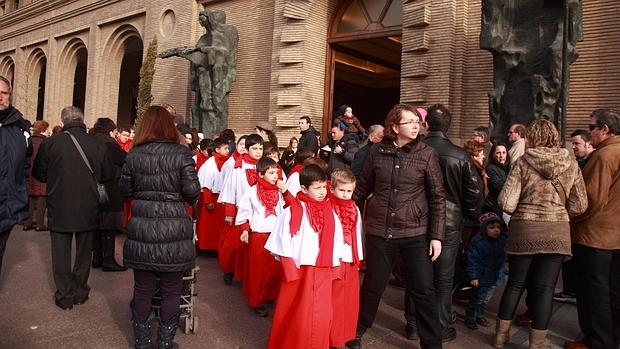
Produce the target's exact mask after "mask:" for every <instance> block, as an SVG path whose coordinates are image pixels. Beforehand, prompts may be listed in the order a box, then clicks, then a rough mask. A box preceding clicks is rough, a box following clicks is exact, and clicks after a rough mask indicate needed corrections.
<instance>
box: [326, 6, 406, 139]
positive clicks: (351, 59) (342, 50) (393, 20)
mask: <svg viewBox="0 0 620 349" xmlns="http://www.w3.org/2000/svg"><path fill="white" fill-rule="evenodd" d="M402 13H403V11H402V1H401V0H342V1H341V3H340V4H339V7H338V9H337V10H336V13H335V16H334V19H333V21H332V25H331V27H330V34H329V38H328V44H329V48H328V69H327V79H326V82H327V84H326V101H325V102H326V103H325V115H324V116H325V117H324V119H323V120H324V123H323V130H324V132H328V130H329V128H330V127H331V123H332V120H333V119H334V118H335V117H336V116H338V115H337V114H339V112H338V111H339V109H340V108H339V107H340V106H342V105H348V106H350V107H351V108H352V109H353V115H355V116H356V117H357V118H358V119H360V122H361V124H362V125H363V126H364V127H365V128H368V126H370V125H372V124H383V120H384V119H385V116H386V114H387V112H388V111H389V110H390V108H391V107H392V106H393V105H394V104H396V103H398V102H399V100H400V69H401V47H402V45H401V37H402Z"/></svg>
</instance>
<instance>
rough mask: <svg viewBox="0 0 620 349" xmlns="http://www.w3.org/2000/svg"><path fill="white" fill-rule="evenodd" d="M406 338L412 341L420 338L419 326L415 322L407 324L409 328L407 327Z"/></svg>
mask: <svg viewBox="0 0 620 349" xmlns="http://www.w3.org/2000/svg"><path fill="white" fill-rule="evenodd" d="M405 338H407V339H408V340H410V341H415V340H418V339H419V338H420V336H419V335H418V326H417V325H416V323H414V322H407V326H405Z"/></svg>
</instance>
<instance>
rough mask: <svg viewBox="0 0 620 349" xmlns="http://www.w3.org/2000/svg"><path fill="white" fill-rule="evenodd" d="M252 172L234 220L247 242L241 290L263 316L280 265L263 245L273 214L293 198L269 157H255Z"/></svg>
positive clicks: (274, 289) (275, 293)
mask: <svg viewBox="0 0 620 349" xmlns="http://www.w3.org/2000/svg"><path fill="white" fill-rule="evenodd" d="M256 172H257V173H258V182H257V183H256V185H255V186H253V187H251V188H250V190H248V191H247V192H246V193H245V195H244V196H243V198H242V199H241V202H240V203H239V205H238V210H237V217H236V224H237V225H240V226H241V227H242V229H243V232H242V233H241V241H242V242H245V243H246V244H248V259H247V270H246V273H245V279H244V280H243V293H244V294H245V296H246V298H247V299H248V303H249V305H250V307H251V308H252V309H253V310H254V312H255V313H256V314H257V315H258V316H267V310H266V309H265V307H264V303H265V302H267V301H274V300H275V299H276V297H277V296H278V290H279V289H280V280H281V276H282V275H281V274H282V269H281V267H280V263H278V262H277V261H276V260H275V259H274V258H273V256H272V255H271V253H269V251H267V250H266V249H265V247H264V246H265V243H266V242H267V238H269V234H270V233H271V231H272V230H273V228H274V227H275V225H276V217H277V216H278V215H280V214H281V213H282V211H283V210H284V207H285V205H286V203H291V202H292V201H293V200H294V198H293V196H292V195H291V194H290V193H289V192H288V191H286V186H285V185H284V182H283V181H282V180H279V179H278V163H277V162H275V161H274V160H273V159H271V158H269V157H262V158H261V159H260V160H258V163H257V164H256Z"/></svg>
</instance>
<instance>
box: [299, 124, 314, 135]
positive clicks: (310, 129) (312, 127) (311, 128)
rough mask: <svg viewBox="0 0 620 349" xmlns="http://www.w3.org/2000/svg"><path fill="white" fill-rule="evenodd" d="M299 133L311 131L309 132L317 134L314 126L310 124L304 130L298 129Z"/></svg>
mask: <svg viewBox="0 0 620 349" xmlns="http://www.w3.org/2000/svg"><path fill="white" fill-rule="evenodd" d="M300 133H301V134H302V135H303V134H306V133H311V134H314V135H316V134H317V131H316V129H315V128H314V126H310V127H308V129H307V130H305V131H300Z"/></svg>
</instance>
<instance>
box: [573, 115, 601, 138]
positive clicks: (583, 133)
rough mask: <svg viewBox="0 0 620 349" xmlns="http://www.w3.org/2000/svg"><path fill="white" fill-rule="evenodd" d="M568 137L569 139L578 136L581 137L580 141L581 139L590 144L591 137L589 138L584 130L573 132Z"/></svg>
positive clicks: (588, 134)
mask: <svg viewBox="0 0 620 349" xmlns="http://www.w3.org/2000/svg"><path fill="white" fill-rule="evenodd" d="M597 120H598V119H597ZM570 136H571V138H572V137H577V136H579V137H581V139H583V141H584V142H592V136H590V132H588V131H586V130H575V131H573V133H571V134H570Z"/></svg>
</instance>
